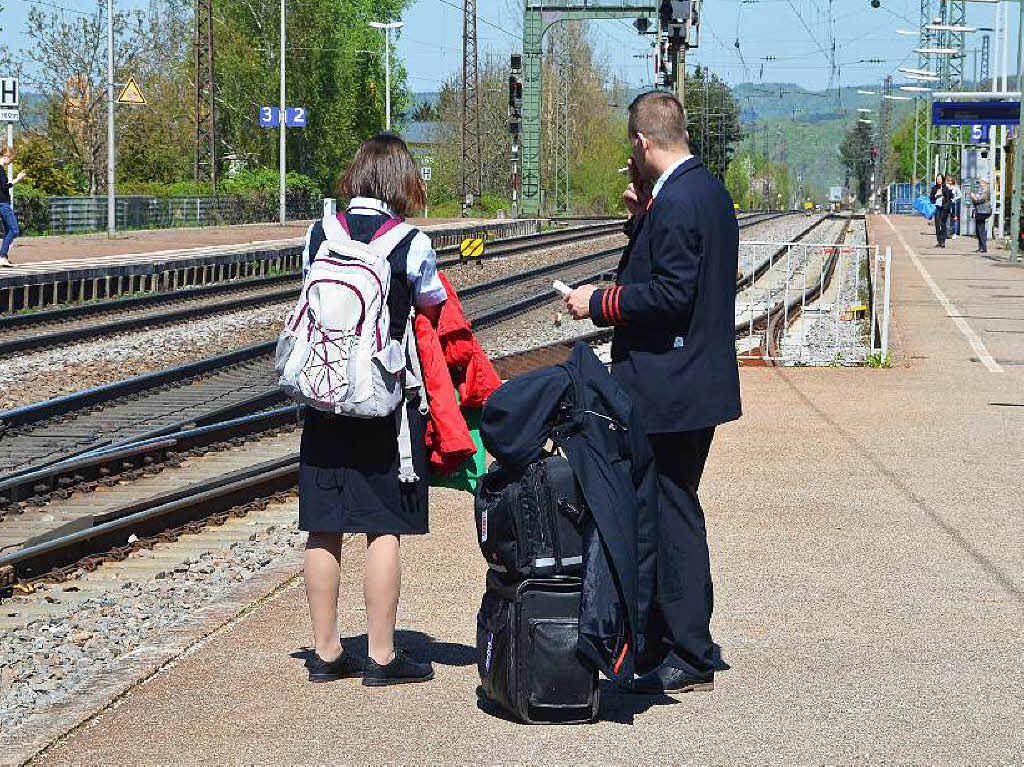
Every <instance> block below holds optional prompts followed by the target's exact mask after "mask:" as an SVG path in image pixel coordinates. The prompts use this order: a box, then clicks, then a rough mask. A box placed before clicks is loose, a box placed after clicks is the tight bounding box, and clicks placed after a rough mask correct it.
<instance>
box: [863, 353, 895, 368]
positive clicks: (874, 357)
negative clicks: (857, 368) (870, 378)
mask: <svg viewBox="0 0 1024 767" xmlns="http://www.w3.org/2000/svg"><path fill="white" fill-rule="evenodd" d="M864 364H865V365H867V366H868V367H869V368H891V367H892V355H891V354H889V352H886V353H885V354H883V353H882V352H875V353H874V354H869V355H868V356H867V357H866V358H865V359H864Z"/></svg>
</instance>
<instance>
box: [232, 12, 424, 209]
mask: <svg viewBox="0 0 1024 767" xmlns="http://www.w3.org/2000/svg"><path fill="white" fill-rule="evenodd" d="M408 4H409V0H307V1H306V2H302V3H290V4H289V5H288V8H287V13H288V15H287V24H288V29H287V36H288V43H287V48H288V52H287V53H286V57H287V58H286V70H287V83H286V87H287V93H288V103H289V105H293V106H304V107H306V109H307V110H308V124H307V127H306V128H304V129H298V130H291V131H289V132H288V136H289V139H288V166H289V167H290V168H295V169H296V170H298V171H299V172H301V173H303V174H305V175H307V176H310V177H312V178H313V179H315V181H316V183H317V185H318V186H319V188H320V189H321V190H327V189H329V188H331V187H333V185H334V183H335V182H336V181H337V179H338V177H339V176H340V174H341V172H342V171H343V170H344V169H345V167H346V165H347V163H348V161H349V159H350V158H351V156H352V155H353V153H354V152H355V149H356V147H358V145H359V143H360V142H361V141H363V140H364V139H367V138H369V137H371V136H373V135H374V134H375V133H378V132H379V131H381V130H382V129H383V128H384V123H385V120H384V101H385V93H384V84H385V78H384V60H383V59H384V56H383V53H384V39H383V35H382V33H381V32H380V31H379V30H377V29H374V28H372V27H370V26H369V25H368V22H370V21H373V20H378V21H379V20H386V19H392V18H397V17H398V16H399V15H401V12H402V11H403V10H404V9H405V8H406V7H407V6H408ZM278 7H279V6H278V3H277V0H223V1H222V2H219V3H218V12H217V14H216V16H215V19H216V21H215V25H214V26H215V29H214V35H215V36H216V38H217V59H216V66H217V87H218V92H217V97H218V103H219V104H221V108H220V112H219V114H218V119H219V125H218V132H219V133H220V136H221V140H222V142H223V148H222V153H223V155H225V156H227V155H231V156H232V157H233V158H234V161H235V162H236V163H237V164H240V165H242V166H244V167H249V168H252V167H258V166H265V167H273V166H274V165H276V161H277V147H278V132H277V131H276V130H266V129H261V128H260V127H259V125H258V109H259V107H260V106H263V105H275V104H278V103H279V99H280V95H279V92H278V71H279V52H278V51H279V39H280V29H279V24H278V23H277V19H278V18H279V12H278ZM394 50H395V48H394V46H392V56H394V55H395V54H394ZM391 77H392V82H391V87H392V111H393V112H394V113H395V114H398V113H400V112H402V111H403V110H404V109H405V105H406V103H407V101H408V97H407V94H406V91H405V69H404V67H403V66H402V65H401V62H400V61H399V60H397V59H394V60H393V61H392V67H391Z"/></svg>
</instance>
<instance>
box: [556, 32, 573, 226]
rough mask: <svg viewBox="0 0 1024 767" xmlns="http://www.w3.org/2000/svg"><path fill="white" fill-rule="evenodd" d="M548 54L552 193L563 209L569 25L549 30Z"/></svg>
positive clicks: (566, 193) (566, 185)
mask: <svg viewBox="0 0 1024 767" xmlns="http://www.w3.org/2000/svg"><path fill="white" fill-rule="evenodd" d="M552 34H553V35H554V39H553V40H552V48H553V53H554V56H553V57H552V59H553V62H554V65H555V70H556V74H557V82H558V85H557V86H556V87H557V92H556V94H555V95H556V97H557V99H558V109H557V114H556V116H555V147H554V154H555V157H554V160H555V161H554V169H555V174H554V175H555V177H554V193H555V210H556V211H558V212H559V213H563V212H565V211H567V210H568V209H569V90H570V88H571V77H570V67H571V66H572V61H571V57H572V54H571V50H570V45H569V25H568V24H560V25H559V26H558V27H556V29H555V30H554V31H553V32H552Z"/></svg>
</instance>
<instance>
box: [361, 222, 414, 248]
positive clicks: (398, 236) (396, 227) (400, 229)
mask: <svg viewBox="0 0 1024 767" xmlns="http://www.w3.org/2000/svg"><path fill="white" fill-rule="evenodd" d="M415 231H416V227H414V226H413V225H412V224H407V223H406V222H405V221H402V219H400V218H392V219H388V220H387V221H385V222H384V225H383V226H381V228H380V229H378V230H377V232H376V233H375V234H374V235H373V239H372V240H370V247H371V248H373V249H374V250H376V251H377V252H378V253H381V254H384V255H391V252H392V251H393V250H394V249H395V248H397V247H398V246H399V245H400V244H401V242H402V240H404V239H405V238H406V237H408V236H409V235H410V234H412V233H413V232H415Z"/></svg>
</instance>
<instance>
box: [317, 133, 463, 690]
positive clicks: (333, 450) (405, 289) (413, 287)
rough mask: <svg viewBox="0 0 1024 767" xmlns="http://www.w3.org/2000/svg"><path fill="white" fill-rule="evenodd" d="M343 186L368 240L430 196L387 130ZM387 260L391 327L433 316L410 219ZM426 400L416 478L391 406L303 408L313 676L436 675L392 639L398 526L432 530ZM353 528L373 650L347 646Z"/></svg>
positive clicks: (418, 238)
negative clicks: (344, 579) (358, 652)
mask: <svg viewBox="0 0 1024 767" xmlns="http://www.w3.org/2000/svg"><path fill="white" fill-rule="evenodd" d="M337 194H338V197H339V198H347V199H349V200H350V202H349V204H348V208H347V210H346V211H345V212H344V213H341V214H339V217H341V216H344V218H345V223H346V225H347V226H346V228H347V229H348V232H349V233H350V236H351V237H352V238H353V239H355V240H359V241H361V242H369V241H370V240H371V239H372V238H373V236H374V234H375V233H376V232H377V231H378V230H379V229H380V228H381V227H382V226H383V225H384V224H385V223H386V222H387V221H388V220H389V219H391V218H399V217H403V216H404V215H405V214H406V213H407V212H409V211H411V210H417V209H419V208H422V207H423V203H424V188H423V183H422V182H421V181H420V177H419V169H418V167H417V166H416V162H415V161H414V160H413V158H412V155H410V154H409V150H408V148H407V147H406V145H405V142H404V141H402V140H401V139H400V138H398V137H397V136H393V135H391V134H386V133H384V134H380V135H379V136H376V137H374V138H372V139H370V140H368V141H365V142H364V143H363V144H362V146H360V147H359V149H358V150H357V151H356V154H355V157H353V158H352V163H351V165H350V166H349V168H348V171H347V172H346V173H345V177H344V178H343V179H342V180H341V184H340V185H339V187H338V192H337ZM324 240H325V235H324V229H323V225H322V224H320V223H319V222H317V223H314V224H313V225H312V226H311V227H310V228H309V232H307V234H306V247H305V250H304V251H303V260H304V262H305V263H304V266H307V267H308V265H309V263H310V262H311V261H312V260H314V259H315V258H316V255H317V251H318V250H319V248H320V245H321V244H322V243H323V242H324ZM388 261H389V263H390V265H391V283H390V291H389V294H388V302H387V306H388V311H389V313H390V331H391V336H392V338H395V339H396V340H401V338H402V335H403V333H404V332H405V328H406V320H407V319H408V316H409V313H410V312H412V311H418V312H419V313H420V314H423V315H425V316H426V317H427V318H428V319H429V320H430V321H431V322H432V323H433V324H434V325H435V326H436V325H437V319H438V317H439V315H440V313H441V307H442V305H443V304H444V301H445V299H446V298H447V295H446V294H445V290H444V286H443V285H442V284H441V282H440V280H439V278H438V276H437V263H436V258H435V255H434V251H433V249H432V248H431V245H430V239H429V238H428V237H427V236H426V235H425V234H424V233H423V232H420V231H418V230H413V231H412V232H410V233H409V234H408V235H407V236H406V237H405V238H403V239H402V240H401V242H399V244H398V245H397V246H396V247H395V249H394V250H393V251H392V252H391V255H390V256H389V258H388ZM418 405H419V397H418V396H413V397H412V398H411V399H408V400H407V401H406V402H405V403H403V404H402V405H400V406H399V407H405V408H406V412H407V414H408V417H409V427H410V432H411V435H410V436H411V438H412V439H411V443H412V445H411V446H412V460H413V467H414V469H415V473H416V475H417V477H418V479H417V480H416V481H415V482H402V481H400V480H399V474H398V469H399V463H400V458H399V447H398V434H397V432H398V427H397V424H396V421H397V419H396V418H395V417H394V416H386V417H384V418H354V417H348V416H341V415H335V414H333V413H329V412H325V411H322V410H316V409H314V408H312V407H308V408H306V421H305V425H304V427H303V430H302V442H301V445H300V448H299V529H300V530H305V531H307V532H308V533H309V539H308V542H307V543H306V554H305V575H306V597H307V599H308V601H309V613H310V618H311V619H312V622H313V637H314V643H315V649H316V653H315V655H314V657H313V658H312V659H311V660H310V662H309V664H308V667H309V679H310V681H312V682H327V681H332V680H334V679H341V678H343V677H353V676H362V678H363V684H364V685H367V686H381V685H388V684H399V683H403V682H425V681H427V680H428V679H431V678H432V677H433V675H434V672H433V669H432V668H431V665H430V663H423V662H417V661H415V660H413V659H411V658H409V657H408V656H407V655H405V653H403V652H402V650H400V649H396V648H395V645H394V637H395V618H396V615H397V611H398V596H399V586H400V583H401V575H402V571H401V561H400V558H399V552H400V549H399V541H400V537H401V536H402V535H422V534H424V533H426V532H428V529H427V471H428V469H427V456H426V445H425V441H424V435H425V432H426V418H425V416H424V415H423V414H421V413H420V412H419V409H418ZM345 533H356V534H363V535H365V536H366V571H365V582H364V587H363V594H364V599H365V601H366V634H367V646H368V654H369V658H368V659H363V658H357V657H355V656H354V655H353V654H352V653H351V652H346V651H345V650H344V649H343V648H342V646H341V635H340V633H339V629H338V591H339V588H340V585H341V574H340V558H341V543H342V536H343V535H344V534H345Z"/></svg>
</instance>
